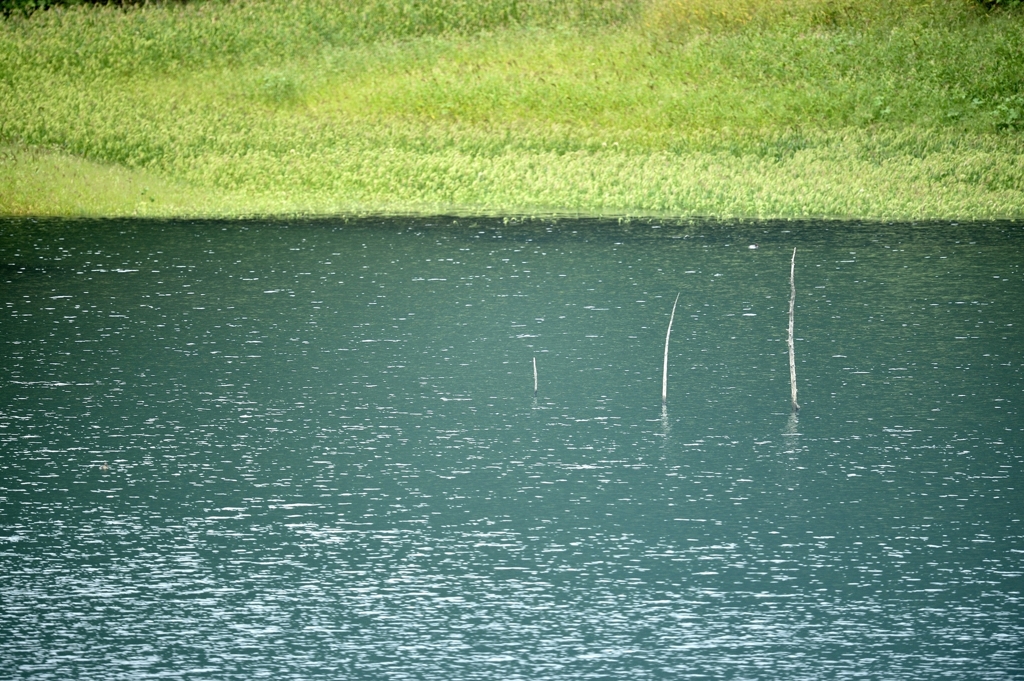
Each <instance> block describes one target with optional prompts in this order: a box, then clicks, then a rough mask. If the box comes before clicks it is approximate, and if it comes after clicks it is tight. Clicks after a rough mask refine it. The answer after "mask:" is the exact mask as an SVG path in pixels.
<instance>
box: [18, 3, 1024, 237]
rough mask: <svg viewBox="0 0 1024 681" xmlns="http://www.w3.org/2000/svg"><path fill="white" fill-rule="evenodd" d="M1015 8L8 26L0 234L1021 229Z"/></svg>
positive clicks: (476, 14) (68, 20)
mask: <svg viewBox="0 0 1024 681" xmlns="http://www.w3.org/2000/svg"><path fill="white" fill-rule="evenodd" d="M1022 64H1024V12H1022V11H1021V10H1011V11H995V12H986V11H984V10H983V9H981V8H980V7H979V6H978V5H977V4H975V3H973V2H971V1H969V0H890V1H889V2H882V1H881V0H848V1H847V2H845V3H844V2H840V1H838V0H786V1H783V0H731V1H727V0H636V1H627V0H604V1H600V0H593V1H587V0H534V1H533V2H523V1H522V0H479V1H477V2H470V1H469V0H412V1H409V2H399V1H398V0H353V1H352V2H347V3H338V2H328V1H327V0H296V1H294V2H289V3H280V2H270V1H266V0H250V1H248V2H241V1H240V2H230V3H227V2H216V1H214V0H211V1H209V2H198V3H194V4H189V5H180V4H167V5H147V6H142V7H136V8H129V9H117V8H111V7H73V8H68V9H51V10H48V11H45V12H36V13H35V14H33V15H31V16H30V17H27V18H24V17H18V16H13V17H11V18H8V19H7V20H4V21H3V22H0V213H3V214H8V215H12V214H13V215H25V214H31V215H136V214H137V215H162V216H184V215H253V214H324V213H409V212H411V213H439V212H443V213H483V214H495V213H500V214H508V213H517V214H522V213H584V214H619V215H622V214H625V215H666V216H692V215H704V216H708V215H713V216H749V217H804V216H826V217H858V218H880V219H925V218H957V219H984V218H996V217H1022V216H1024V134H1022V133H1024V68H1021V65H1022Z"/></svg>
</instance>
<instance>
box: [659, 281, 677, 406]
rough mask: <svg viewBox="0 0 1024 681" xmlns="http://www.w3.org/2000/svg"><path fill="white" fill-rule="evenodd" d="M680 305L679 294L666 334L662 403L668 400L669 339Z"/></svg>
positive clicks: (673, 305) (673, 304) (662, 375)
mask: <svg viewBox="0 0 1024 681" xmlns="http://www.w3.org/2000/svg"><path fill="white" fill-rule="evenodd" d="M678 303H679V294H678V293H677V294H676V302H674V303H672V315H671V316H670V317H669V318H668V331H667V332H666V333H665V366H664V369H663V370H662V373H661V401H662V402H666V401H667V400H668V339H669V337H670V336H671V335H672V321H673V320H675V318H676V305H677V304H678Z"/></svg>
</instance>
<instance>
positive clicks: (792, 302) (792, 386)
mask: <svg viewBox="0 0 1024 681" xmlns="http://www.w3.org/2000/svg"><path fill="white" fill-rule="evenodd" d="M795 275H796V248H794V249H793V258H792V260H790V261H789V398H790V402H792V407H793V413H794V414H795V413H797V412H798V411H800V404H799V403H798V402H797V401H796V348H795V347H794V346H793V313H794V311H795V309H796V279H795Z"/></svg>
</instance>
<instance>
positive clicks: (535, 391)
mask: <svg viewBox="0 0 1024 681" xmlns="http://www.w3.org/2000/svg"><path fill="white" fill-rule="evenodd" d="M533 396H534V397H536V396H537V358H536V357H534V358H533Z"/></svg>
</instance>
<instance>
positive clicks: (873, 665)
mask: <svg viewBox="0 0 1024 681" xmlns="http://www.w3.org/2000/svg"><path fill="white" fill-rule="evenodd" d="M755 243H756V244H757V245H758V246H759V247H758V248H756V249H752V248H750V246H751V245H752V244H755ZM1022 246H1024V234H1022V228H1021V226H1020V225H1018V224H1014V223H1004V224H988V225H979V224H974V225H949V224H943V225H871V224H867V225H862V224H845V223H817V224H812V223H806V224H804V223H773V224H757V223H749V224H740V225H729V224H700V223H697V224H692V225H686V226H669V225H659V224H657V223H642V224H637V223H634V224H626V225H620V224H617V223H614V222H604V223H602V222H595V221H583V220H577V221H571V220H563V221H555V222H551V221H548V222H544V221H534V222H520V223H516V222H512V223H507V222H504V221H500V220H477V221H472V220H465V219H463V220H457V221H456V220H451V219H446V220H440V219H438V220H425V219H418V220H397V221H396V220H388V221H384V220H373V219H365V220H352V221H348V222H341V221H314V222H293V223H281V222H245V223H238V222H190V223H176V222H144V221H97V222H91V221H76V222H59V221H50V222H46V221H43V222H33V221H7V222H3V223H0V267H2V273H0V274H2V277H0V281H2V282H3V285H2V288H0V298H2V304H3V306H4V316H3V318H2V321H0V333H2V352H3V361H2V371H0V571H2V574H3V580H2V581H0V676H2V677H4V678H61V679H64V678H110V679H117V678H124V679H138V678H150V677H156V676H160V677H171V678H174V677H178V678H188V679H200V678H211V679H253V678H261V677H267V676H273V677H276V678H280V679H310V678H348V679H406V678H409V679H439V678H451V679H569V678H572V679H580V678H601V679H604V678H631V679H644V678H672V679H676V678H680V679H681V678H736V679H741V678H744V679H776V678H780V679H821V678H834V679H843V678H854V677H858V678H872V679H884V678H888V679H939V678H955V679H967V678H970V679H1005V678H1020V677H1021V676H1022V675H1024V646H1022V644H1024V616H1022V612H1024V610H1022V606H1024V603H1022V602H1021V599H1022V596H1021V589H1022V586H1024V579H1022V576H1024V528H1022V527H1021V518H1022V516H1024V504H1022V501H1024V497H1022V494H1021V484H1022V470H1021V467H1022V463H1024V462H1022V460H1021V459H1022V454H1021V451H1022V450H1021V444H1022V442H1021V440H1022V427H1024V423H1022V421H1021V418H1020V413H1019V400H1020V399H1021V393H1022V390H1024V379H1022V376H1021V366H1022V363H1024V357H1022V354H1024V338H1022V336H1021V325H1022V324H1024V319H1021V304H1022V302H1021V301H1024V277H1022V271H1021V254H1022V252H1024V249H1022ZM793 247H796V248H797V249H798V253H797V269H796V281H797V288H798V298H797V308H796V329H797V341H796V352H797V359H798V363H797V372H798V377H799V383H798V385H799V389H800V401H801V404H802V405H803V407H804V408H803V410H802V412H801V414H800V415H799V418H798V419H797V418H794V417H793V416H791V414H790V412H789V385H788V364H787V355H786V336H785V335H786V324H787V319H786V315H787V309H788V294H789V284H788V274H789V257H790V254H791V252H792V248H793ZM677 292H681V297H680V301H679V310H678V311H677V313H676V318H675V326H674V329H673V334H672V346H671V352H670V379H669V399H668V403H667V405H666V406H665V407H664V408H663V406H662V403H661V359H662V349H663V343H664V338H665V330H666V325H667V323H668V316H669V312H670V310H671V306H672V300H673V299H674V297H675V295H676V293H677ZM534 358H536V360H537V367H538V382H539V391H538V394H537V395H536V397H535V396H534V395H533V368H532V362H533V359H534Z"/></svg>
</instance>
